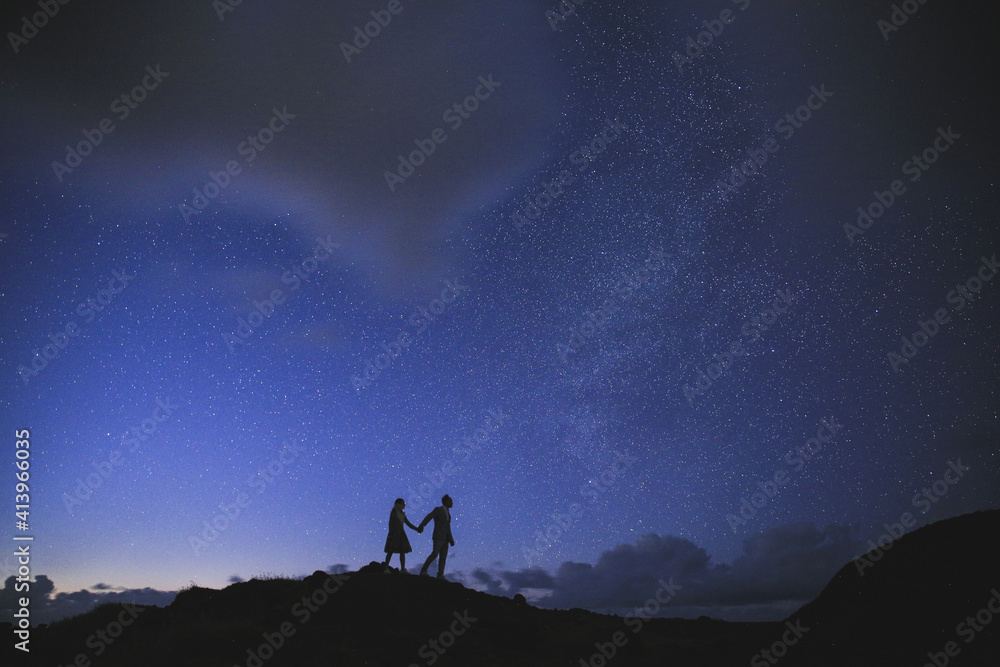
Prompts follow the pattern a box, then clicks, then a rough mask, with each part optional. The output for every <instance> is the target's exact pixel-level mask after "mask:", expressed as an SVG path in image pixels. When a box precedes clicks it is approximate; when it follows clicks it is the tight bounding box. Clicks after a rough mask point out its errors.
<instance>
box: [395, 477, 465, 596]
mask: <svg viewBox="0 0 1000 667" xmlns="http://www.w3.org/2000/svg"><path fill="white" fill-rule="evenodd" d="M451 504H452V503H451V496H449V495H444V496H441V504H440V505H438V506H437V507H435V508H434V509H432V510H431V511H430V513H429V514H428V515H427V516H425V517H424V520H423V521H421V522H420V525H419V526H414V525H413V524H412V523H410V520H409V519H407V518H406V512H404V511H403V510H404V509H405V508H406V501H405V500H403V499H402V498H396V503H395V504H394V505H393V506H392V512H391V513H390V514H389V535H388V536H387V537H386V538H385V571H386V572H387V573H388V572H389V559H391V558H392V555H393V554H399V571H400V572H402V573H404V574H405V573H406V554H408V553H410V552H411V551H413V549H412V548H411V547H410V540H409V539H407V537H406V530H405V528H404V526H409V527H410V528H412V529H413V530H415V531H417V532H418V533H422V532H424V526H426V525H427V523H428V522H429V521H431V520H433V521H434V534H433V536H432V540H433V542H434V550H433V551H431V555H430V556H428V557H427V560H426V561H424V566H423V567H422V568H420V574H427V568H429V567H430V566H431V563H433V562H434V559H435V558H437V559H438V574H437V576H438V579H444V563H445V561H446V560H447V559H448V546H449V545H451V546H455V538H453V537H452V536H451Z"/></svg>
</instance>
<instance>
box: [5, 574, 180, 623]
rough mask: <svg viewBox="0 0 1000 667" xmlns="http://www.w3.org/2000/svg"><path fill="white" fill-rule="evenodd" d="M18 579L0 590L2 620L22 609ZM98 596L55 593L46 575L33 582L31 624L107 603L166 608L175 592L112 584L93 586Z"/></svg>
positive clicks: (9, 582)
mask: <svg viewBox="0 0 1000 667" xmlns="http://www.w3.org/2000/svg"><path fill="white" fill-rule="evenodd" d="M16 584H17V579H16V577H13V576H11V577H8V578H7V580H6V581H5V582H4V585H3V589H0V616H7V615H9V614H11V613H13V612H14V611H15V610H16V609H17V608H18V607H19V606H20V604H19V602H18V598H20V597H23V596H24V593H23V592H21V591H17V590H16V589H15V586H16ZM93 588H94V589H96V590H97V591H100V592H97V593H94V592H92V591H90V590H86V589H84V590H80V591H75V592H72V593H56V594H55V595H53V593H54V592H55V590H56V587H55V583H53V581H52V580H51V579H49V578H48V577H47V576H45V575H44V574H40V575H38V576H37V577H35V579H34V580H33V581H31V588H30V590H29V593H28V597H29V598H30V601H31V607H30V608H31V622H32V623H34V624H38V623H52V622H53V621H58V620H60V619H63V618H67V617H69V616H76V615H77V614H83V613H86V612H88V611H90V610H91V609H93V608H94V607H97V606H99V605H102V604H106V603H115V604H117V603H122V602H129V603H132V604H141V605H156V606H158V607H166V606H167V605H168V604H170V603H171V602H173V600H174V597H175V596H176V595H177V592H176V591H158V590H155V589H152V588H118V589H115V588H114V587H113V586H111V585H110V584H104V583H99V584H96V585H95V586H93Z"/></svg>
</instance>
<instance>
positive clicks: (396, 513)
mask: <svg viewBox="0 0 1000 667" xmlns="http://www.w3.org/2000/svg"><path fill="white" fill-rule="evenodd" d="M405 507H406V501H405V500H403V499H402V498H396V503H395V504H394V505H393V506H392V512H390V513H389V535H388V536H386V538H385V572H386V574H388V573H389V559H391V558H392V555H393V554H394V553H395V554H399V571H400V572H402V573H403V574H407V572H406V554H408V553H410V552H411V551H413V549H412V548H411V547H410V540H409V539H408V538H407V537H406V529H405V528H404V527H403V526H404V524H405V525H407V526H409V527H410V528H412V529H413V530H415V531H417V532H418V533H422V532H424V531H423V530H421V529H420V528H417V527H416V526H414V525H413V524H412V523H410V520H409V519H407V518H406V512H404V511H403V509H404V508H405Z"/></svg>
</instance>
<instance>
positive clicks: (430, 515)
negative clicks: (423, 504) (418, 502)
mask: <svg viewBox="0 0 1000 667" xmlns="http://www.w3.org/2000/svg"><path fill="white" fill-rule="evenodd" d="M433 518H434V510H431V511H430V512H428V513H427V516H425V517H424V520H423V521H421V522H420V526H419V527H418V528H417V530H423V529H424V526H426V525H427V522H428V521H430V520H431V519H433Z"/></svg>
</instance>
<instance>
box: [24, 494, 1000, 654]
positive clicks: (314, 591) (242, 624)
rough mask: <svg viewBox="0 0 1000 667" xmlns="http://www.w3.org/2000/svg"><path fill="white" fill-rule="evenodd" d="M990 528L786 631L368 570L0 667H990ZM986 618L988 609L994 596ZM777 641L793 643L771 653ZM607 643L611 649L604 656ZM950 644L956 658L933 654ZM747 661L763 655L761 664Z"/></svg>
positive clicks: (803, 614) (83, 622) (94, 623)
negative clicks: (607, 611)
mask: <svg viewBox="0 0 1000 667" xmlns="http://www.w3.org/2000/svg"><path fill="white" fill-rule="evenodd" d="M998 529H1000V511H990V512H977V513H975V514H970V515H967V516H963V517H958V518H955V519H950V520H948V521H942V522H939V523H936V524H933V525H931V526H928V527H925V528H922V529H920V530H917V531H914V532H913V533H912V534H909V535H904V536H903V537H902V538H900V539H899V540H898V541H897V542H895V543H894V544H893V546H892V547H891V548H890V549H889V550H888V551H887V552H885V554H884V555H883V556H882V557H881V558H880V559H879V560H878V561H877V562H873V564H872V566H871V567H866V568H865V569H864V573H863V576H862V575H861V574H860V573H859V570H858V567H857V565H856V564H855V563H849V564H847V565H846V566H845V567H844V568H843V569H842V570H841V571H840V572H838V574H837V575H836V576H835V577H834V578H833V579H832V580H831V581H830V583H829V584H828V585H827V587H826V588H825V589H824V590H823V591H822V593H821V594H820V596H819V597H818V598H817V599H816V600H815V601H813V602H811V603H809V604H808V605H806V606H805V607H803V608H802V609H801V610H799V612H797V613H796V614H793V615H792V616H791V617H790V619H789V620H788V624H786V623H785V622H778V623H726V622H722V621H710V620H698V621H686V620H676V619H655V620H651V621H648V622H647V623H645V625H644V626H642V628H641V631H639V632H634V630H635V629H636V627H637V622H636V621H635V620H632V621H630V622H629V623H626V622H625V621H624V620H623V619H621V618H619V617H616V616H607V615H601V614H595V613H592V612H589V611H584V610H580V609H572V610H550V609H538V608H535V607H531V606H530V605H526V604H523V603H522V604H517V603H516V602H515V601H513V600H510V599H508V598H503V597H497V596H493V595H487V594H485V593H480V592H477V591H474V590H471V589H468V588H465V587H464V586H462V585H460V584H457V583H452V582H447V581H439V580H436V579H432V578H429V577H418V576H415V575H401V574H398V573H393V574H391V575H385V574H383V573H382V568H381V565H380V564H372V565H370V566H367V567H364V568H362V569H361V570H360V571H358V572H354V573H349V574H346V575H334V576H331V575H327V574H325V573H322V572H316V573H314V574H313V575H311V576H309V577H307V578H306V579H304V580H301V581H297V580H288V579H274V580H263V581H261V580H253V581H248V582H244V583H239V584H233V585H232V586H229V587H227V588H225V589H223V590H212V589H205V588H192V589H189V590H185V591H182V592H181V593H179V594H178V595H177V598H176V599H175V600H174V602H173V603H172V604H170V605H169V606H168V607H166V608H163V609H161V608H158V607H138V608H133V609H131V610H130V609H129V608H127V607H123V606H121V605H106V606H103V607H100V608H98V609H95V610H93V611H91V612H90V613H87V614H83V615H81V616H77V617H74V618H70V619H66V620H65V621H62V622H60V623H56V624H54V625H53V626H51V627H48V628H41V629H36V630H35V631H34V632H33V634H32V655H31V658H32V661H31V662H30V663H24V662H23V660H22V661H20V662H18V663H14V664H35V665H42V666H44V667H50V666H55V665H66V666H68V665H72V664H76V665H79V666H80V667H89V665H93V666H94V667H98V666H100V667H118V666H126V665H127V666H129V667H132V666H135V665H143V666H144V667H146V666H148V667H158V666H161V665H162V666H166V665H170V666H174V665H185V666H191V667H201V666H211V667H233V666H234V665H238V666H242V667H272V666H280V665H295V666H296V667H311V666H313V665H317V666H318V665H324V666H327V665H338V666H339V665H344V666H348V667H350V666H354V665H377V666H382V665H386V666H390V665H391V666H393V667H408V666H411V665H419V666H420V667H423V666H425V665H428V666H429V665H436V666H442V667H447V666H449V665H470V666H471V665H475V666H476V667H479V666H482V667H489V666H491V665H519V666H521V665H528V666H531V665H544V666H546V667H558V666H565V667H579V666H580V665H581V659H582V660H584V661H585V663H584V664H586V663H587V662H590V663H591V664H593V665H595V667H597V666H599V665H601V664H604V663H602V661H601V660H600V657H601V656H600V655H599V654H597V651H598V650H600V649H601V648H602V647H603V650H604V651H605V652H607V653H610V652H611V650H612V648H613V650H614V657H612V658H611V659H610V660H607V662H606V664H607V666H608V667H615V666H616V665H637V666H646V665H649V666H652V665H657V666H664V665H682V666H684V667H689V666H699V665H704V666H706V667H716V666H728V665H747V664H750V665H752V666H753V667H757V666H763V665H772V664H780V665H782V667H784V666H788V667H794V666H796V665H809V666H810V667H822V666H825V665H880V666H882V665H913V666H914V667H920V666H921V665H924V664H925V663H926V662H927V660H928V658H927V653H928V652H932V653H937V654H940V656H939V663H938V667H942V666H943V665H944V664H945V663H944V662H942V660H943V658H945V657H947V658H948V664H949V665H951V666H958V667H962V666H976V667H978V666H980V665H983V666H986V665H989V666H990V667H996V666H997V665H1000V614H996V617H997V618H996V619H995V620H994V619H993V616H994V614H993V612H989V611H987V612H985V613H980V610H983V609H988V608H987V603H988V602H989V600H990V598H991V596H992V595H993V593H992V592H991V591H993V590H994V589H1000V568H998V567H997V562H998V559H997V546H996V545H997V543H998V541H1000V539H998V536H1000V531H998ZM993 605H994V608H995V609H997V610H1000V596H998V597H997V599H996V600H995V601H994V602H993ZM977 613H980V616H981V619H983V620H985V618H986V613H988V614H989V617H990V623H989V624H985V623H984V625H982V626H980V627H982V630H981V631H977V632H976V633H975V634H974V635H972V638H971V641H966V639H967V638H969V632H970V631H968V630H967V631H966V632H965V633H964V634H960V633H959V632H958V631H957V629H956V626H958V624H959V623H962V622H963V620H964V619H965V618H966V617H967V616H972V617H975V616H976V615H977ZM796 623H798V626H796V625H795V624H796ZM122 626H125V627H122ZM789 627H801V628H808V629H807V630H805V631H804V634H802V637H801V639H798V640H797V641H796V642H795V643H794V644H793V645H787V646H782V645H781V639H782V637H783V635H784V636H785V637H788V638H792V636H793V635H791V634H789V633H790V632H791V631H790V630H788V628H789ZM970 627H971V626H970ZM615 633H621V634H620V635H618V639H619V643H620V644H623V645H622V646H621V647H614V646H613V644H611V643H610V642H612V641H613V639H614V637H615ZM8 635H9V633H8ZM268 638H270V639H268ZM621 640H625V641H621ZM269 641H270V643H269ZM949 641H953V642H955V645H954V647H953V653H957V656H955V657H951V656H946V655H945V654H944V653H943V652H944V651H945V650H946V643H947V642H949ZM776 642H777V644H776ZM272 645H275V646H277V647H278V648H277V649H274V648H272ZM8 646H9V645H8ZM5 650H7V649H5ZM762 650H771V651H773V653H772V654H771V655H770V660H769V659H768V656H765V655H764V654H762V653H761V651H762ZM595 655H596V656H597V657H594V659H593V660H591V657H592V656H595ZM18 657H21V658H23V657H24V656H23V655H20V656H18ZM4 664H9V663H8V662H7V661H6V660H5V661H4Z"/></svg>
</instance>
